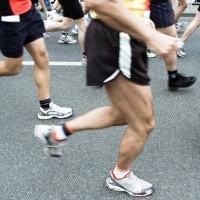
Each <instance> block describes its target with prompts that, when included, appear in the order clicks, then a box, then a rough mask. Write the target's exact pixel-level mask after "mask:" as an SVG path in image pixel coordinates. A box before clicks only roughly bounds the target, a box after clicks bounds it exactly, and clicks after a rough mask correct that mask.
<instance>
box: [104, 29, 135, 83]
mask: <svg viewBox="0 0 200 200" xmlns="http://www.w3.org/2000/svg"><path fill="white" fill-rule="evenodd" d="M131 57H132V52H131V45H130V36H129V35H128V34H126V33H123V32H121V33H120V34H119V69H118V70H116V71H115V72H114V73H113V74H112V75H111V76H109V77H108V78H107V79H106V80H105V81H104V83H107V82H108V81H111V80H113V79H114V78H115V77H116V76H117V75H118V74H119V72H120V71H121V72H122V73H123V75H124V76H126V77H127V78H131V71H130V69H131Z"/></svg>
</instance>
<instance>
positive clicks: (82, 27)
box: [75, 17, 87, 52]
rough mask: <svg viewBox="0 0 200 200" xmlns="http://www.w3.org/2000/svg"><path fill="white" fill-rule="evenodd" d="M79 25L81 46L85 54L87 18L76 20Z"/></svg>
mask: <svg viewBox="0 0 200 200" xmlns="http://www.w3.org/2000/svg"><path fill="white" fill-rule="evenodd" d="M75 23H76V24H77V25H78V39H79V42H80V45H81V49H82V52H85V45H84V44H85V33H86V29H87V22H86V19H85V17H83V18H81V19H77V20H75Z"/></svg>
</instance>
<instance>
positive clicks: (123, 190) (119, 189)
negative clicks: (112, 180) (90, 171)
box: [106, 181, 154, 197]
mask: <svg viewBox="0 0 200 200" xmlns="http://www.w3.org/2000/svg"><path fill="white" fill-rule="evenodd" d="M106 187H107V188H108V189H110V190H114V191H117V192H126V193H128V194H129V195H131V196H134V197H145V196H148V195H150V194H152V193H153V192H154V188H153V187H152V188H149V190H147V191H146V193H132V192H130V191H128V190H125V189H123V188H121V187H118V186H113V185H111V184H109V183H108V182H107V181H106Z"/></svg>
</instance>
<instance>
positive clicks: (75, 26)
mask: <svg viewBox="0 0 200 200" xmlns="http://www.w3.org/2000/svg"><path fill="white" fill-rule="evenodd" d="M72 33H73V34H75V35H78V25H77V24H75V25H74V27H73V29H72Z"/></svg>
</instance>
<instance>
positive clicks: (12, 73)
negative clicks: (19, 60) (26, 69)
mask: <svg viewBox="0 0 200 200" xmlns="http://www.w3.org/2000/svg"><path fill="white" fill-rule="evenodd" d="M5 67H6V69H7V75H8V76H15V75H17V74H19V73H20V72H21V69H22V64H15V65H13V66H12V69H11V68H10V67H7V66H5Z"/></svg>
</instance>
